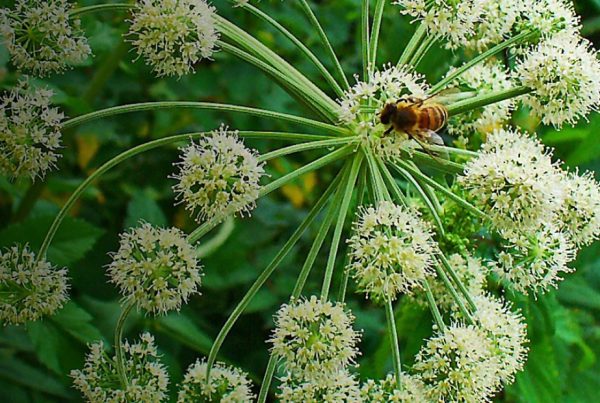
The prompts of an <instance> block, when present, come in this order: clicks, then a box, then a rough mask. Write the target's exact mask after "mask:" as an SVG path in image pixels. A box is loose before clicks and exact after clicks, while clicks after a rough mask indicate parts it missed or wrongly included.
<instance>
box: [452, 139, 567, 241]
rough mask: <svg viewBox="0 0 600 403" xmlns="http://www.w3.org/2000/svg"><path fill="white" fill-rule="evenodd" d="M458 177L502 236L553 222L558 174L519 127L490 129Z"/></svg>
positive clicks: (546, 154)
mask: <svg viewBox="0 0 600 403" xmlns="http://www.w3.org/2000/svg"><path fill="white" fill-rule="evenodd" d="M458 182H459V184H460V185H461V186H462V187H464V188H465V189H466V190H468V191H469V196H470V197H471V198H472V199H473V200H474V202H475V204H476V205H477V206H478V207H479V208H481V209H482V210H483V211H484V212H485V213H487V214H488V216H489V217H490V218H491V220H492V223H493V225H494V227H495V228H496V229H497V230H498V231H499V232H500V233H501V234H502V235H503V236H504V237H513V236H519V234H520V233H521V232H528V231H535V230H537V229H538V228H539V227H540V226H541V225H542V224H544V223H547V222H552V221H553V219H554V213H555V211H556V210H557V208H558V206H559V204H560V199H561V194H560V191H561V189H562V186H561V184H560V175H559V171H558V168H557V167H556V166H555V165H554V164H553V162H552V159H551V156H550V153H549V151H548V150H546V149H545V148H544V146H543V145H542V144H541V143H540V142H539V141H538V140H536V139H534V138H531V137H528V136H526V135H524V134H522V133H520V132H519V131H512V130H504V129H501V130H497V131H495V132H494V133H493V134H491V135H490V136H489V137H488V141H487V142H486V143H484V145H483V147H482V150H481V152H480V154H479V156H478V157H477V158H475V159H473V160H471V161H469V162H468V163H467V165H466V167H465V172H464V174H463V176H459V177H458Z"/></svg>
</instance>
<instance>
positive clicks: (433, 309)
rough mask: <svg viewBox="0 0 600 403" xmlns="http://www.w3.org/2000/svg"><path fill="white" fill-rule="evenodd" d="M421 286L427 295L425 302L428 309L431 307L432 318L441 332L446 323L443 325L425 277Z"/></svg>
mask: <svg viewBox="0 0 600 403" xmlns="http://www.w3.org/2000/svg"><path fill="white" fill-rule="evenodd" d="M423 286H424V287H425V296H426V297H427V302H428V303H429V309H431V313H432V315H433V319H434V321H435V323H436V325H437V327H438V329H439V330H440V331H441V332H443V331H444V330H446V325H444V320H443V319H442V315H441V314H440V310H439V309H438V306H437V304H436V303H435V298H434V297H433V293H432V292H431V287H430V286H429V281H427V279H425V280H423Z"/></svg>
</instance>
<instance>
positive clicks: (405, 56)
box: [398, 23, 427, 66]
mask: <svg viewBox="0 0 600 403" xmlns="http://www.w3.org/2000/svg"><path fill="white" fill-rule="evenodd" d="M426 34H427V27H426V26H425V24H424V23H421V24H420V25H419V27H418V28H417V29H416V30H415V32H414V34H413V36H412V37H411V38H410V41H408V45H406V47H405V48H404V51H403V52H402V55H401V56H400V59H399V60H398V66H401V65H403V64H407V63H408V61H409V60H410V58H411V57H412V56H413V54H414V53H415V51H416V49H417V47H418V46H419V44H420V43H421V41H422V40H423V37H425V35H426Z"/></svg>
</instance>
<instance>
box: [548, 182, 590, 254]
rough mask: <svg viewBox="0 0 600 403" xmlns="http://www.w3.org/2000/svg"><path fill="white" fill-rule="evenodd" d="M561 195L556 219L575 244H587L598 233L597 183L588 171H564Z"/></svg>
mask: <svg viewBox="0 0 600 403" xmlns="http://www.w3.org/2000/svg"><path fill="white" fill-rule="evenodd" d="M563 185H564V188H565V191H564V199H563V202H562V205H561V207H560V210H559V211H558V219H559V222H560V225H561V226H562V227H563V230H564V231H565V232H566V233H567V234H568V235H569V237H570V238H571V240H572V241H573V242H574V243H575V245H576V246H584V245H589V244H591V243H592V242H593V241H594V240H596V239H598V237H599V236H600V184H599V183H598V182H597V181H596V180H595V179H594V174H593V173H592V172H587V173H585V174H584V175H578V174H577V173H576V172H575V173H572V172H569V173H565V175H564V180H563Z"/></svg>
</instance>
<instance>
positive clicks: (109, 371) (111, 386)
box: [71, 333, 169, 403]
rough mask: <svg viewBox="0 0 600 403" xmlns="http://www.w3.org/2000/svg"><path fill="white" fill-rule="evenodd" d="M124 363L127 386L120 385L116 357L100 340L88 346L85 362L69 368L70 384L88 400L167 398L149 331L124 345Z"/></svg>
mask: <svg viewBox="0 0 600 403" xmlns="http://www.w3.org/2000/svg"><path fill="white" fill-rule="evenodd" d="M123 353H124V354H123V365H124V367H125V374H126V376H127V385H126V387H125V388H123V385H122V383H121V380H120V378H119V373H118V371H117V364H116V358H115V357H110V356H109V355H108V354H107V353H106V352H105V351H104V344H103V343H102V342H101V341H100V342H98V343H94V344H92V345H91V346H90V352H89V353H88V355H87V356H86V359H85V365H84V367H83V369H81V370H73V371H71V377H72V378H73V384H74V386H75V388H76V389H77V390H79V391H80V392H81V394H82V395H83V396H84V398H85V399H86V401H88V402H90V403H105V402H111V403H127V402H156V403H158V402H162V401H167V400H168V395H167V386H168V384H169V375H168V373H167V370H166V368H165V366H164V365H163V364H161V363H160V361H159V355H158V352H157V350H156V346H155V344H154V337H153V336H152V335H150V334H149V333H144V334H142V335H141V336H140V341H139V342H137V343H134V344H129V343H128V342H125V343H124V344H123Z"/></svg>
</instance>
